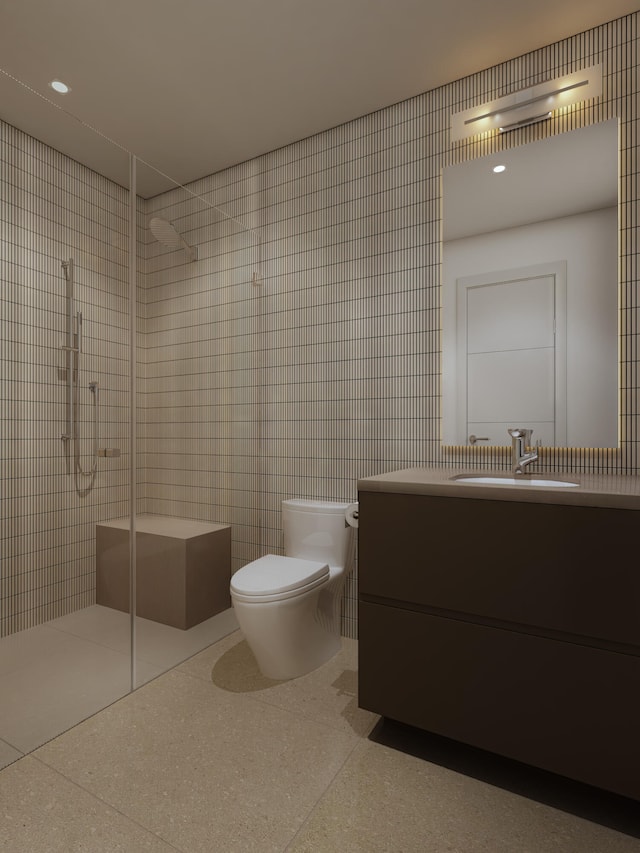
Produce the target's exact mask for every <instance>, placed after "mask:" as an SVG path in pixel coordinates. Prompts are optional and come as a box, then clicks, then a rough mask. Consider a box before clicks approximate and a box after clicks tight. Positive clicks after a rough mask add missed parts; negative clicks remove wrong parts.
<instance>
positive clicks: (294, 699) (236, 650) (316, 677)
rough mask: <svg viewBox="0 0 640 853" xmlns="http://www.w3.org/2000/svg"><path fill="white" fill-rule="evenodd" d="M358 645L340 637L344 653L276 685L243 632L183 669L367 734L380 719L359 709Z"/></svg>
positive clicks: (218, 684)
mask: <svg viewBox="0 0 640 853" xmlns="http://www.w3.org/2000/svg"><path fill="white" fill-rule="evenodd" d="M357 667H358V644H357V642H356V641H355V640H350V639H348V638H345V637H343V638H342V650H341V651H340V652H339V653H338V654H337V655H335V657H333V658H332V659H331V660H330V661H327V663H325V664H324V665H323V666H321V667H319V668H318V669H316V670H314V671H313V672H310V673H308V674H307V675H303V676H301V677H299V678H294V679H291V680H289V681H273V680H271V679H269V678H265V676H263V675H262V673H261V672H260V670H259V668H258V665H257V663H256V660H255V657H254V656H253V654H252V652H251V649H250V648H249V646H248V645H247V643H246V641H245V640H244V638H243V635H242V633H241V632H240V631H236V632H235V633H234V634H232V635H230V636H229V637H227V638H225V639H224V640H223V641H221V642H220V643H216V644H215V645H214V646H212V647H211V648H209V649H205V650H204V651H203V652H201V653H200V654H198V655H195V656H194V657H193V658H191V659H190V660H188V661H186V663H184V664H182V665H181V666H180V667H179V669H180V670H181V671H183V672H188V673H189V674H191V675H194V676H195V677H197V678H202V679H204V680H205V681H210V682H213V684H214V685H215V686H216V687H219V688H220V689H221V690H225V691H227V692H230V693H238V694H243V695H245V696H247V697H251V698H252V699H256V700H258V701H260V702H265V703H267V704H269V705H273V706H274V707H276V708H282V709H285V710H288V711H290V712H292V713H295V714H299V715H301V716H303V717H306V718H307V719H310V720H315V721H316V722H320V723H324V724H326V725H328V726H333V727H335V728H338V729H340V730H342V731H345V732H351V733H355V734H358V735H361V736H364V735H367V734H368V733H369V732H370V731H371V729H372V728H373V726H374V725H375V724H376V722H377V721H378V719H379V718H378V716H377V715H376V714H372V713H370V712H369V711H365V710H363V709H362V708H358V699H357V689H358V676H357Z"/></svg>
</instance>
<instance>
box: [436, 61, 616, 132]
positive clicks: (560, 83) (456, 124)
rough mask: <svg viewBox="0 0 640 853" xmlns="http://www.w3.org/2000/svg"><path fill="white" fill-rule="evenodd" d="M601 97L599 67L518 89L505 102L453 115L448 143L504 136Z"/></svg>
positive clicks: (505, 98)
mask: <svg viewBox="0 0 640 853" xmlns="http://www.w3.org/2000/svg"><path fill="white" fill-rule="evenodd" d="M601 94H602V66H601V65H592V66H590V67H589V68H583V69H582V70H581V71H576V72H574V73H573V74H567V75H566V76H564V77H559V78H557V79H555V80H548V81H547V82H546V83H540V84H538V85H537V86H531V87H529V88H528V89H520V90H519V91H518V92H513V93H512V94H511V95H506V96H505V97H504V98H498V99H497V100H495V101H490V102H489V103H486V104H480V105H478V106H475V107H472V108H471V109H468V110H464V111H462V112H459V113H454V114H453V116H452V117H451V141H452V142H459V141H460V140H462V139H466V138H467V137H469V136H477V135H479V134H483V133H489V132H491V131H495V130H498V131H501V132H506V131H509V130H515V129H516V128H518V127H524V126H525V125H528V124H534V123H535V122H537V121H544V120H545V119H546V118H550V117H551V115H552V114H553V113H554V112H555V111H556V110H559V109H562V108H566V107H568V106H571V105H572V104H577V103H580V102H581V101H587V100H590V99H591V98H597V97H598V96H599V95H601Z"/></svg>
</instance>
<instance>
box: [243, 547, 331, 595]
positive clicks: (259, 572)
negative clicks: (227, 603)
mask: <svg viewBox="0 0 640 853" xmlns="http://www.w3.org/2000/svg"><path fill="white" fill-rule="evenodd" d="M329 577H330V571H329V566H328V565H327V563H318V562H315V561H313V560H301V559H298V558H297V557H280V556H277V555H276V554H267V555H266V556H265V557H260V558H259V559H257V560H254V561H253V562H252V563H248V564H247V565H246V566H243V567H242V568H241V569H239V570H238V571H237V572H236V573H235V574H234V575H233V577H232V578H231V593H232V595H234V596H235V597H236V598H237V599H238V600H240V601H247V602H256V603H257V602H262V601H280V600H284V599H286V598H293V597H294V596H296V595H302V594H303V593H305V592H309V591H310V590H312V589H315V587H317V586H320V585H321V584H323V583H325V582H326V581H328V580H329Z"/></svg>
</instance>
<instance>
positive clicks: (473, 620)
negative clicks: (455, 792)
mask: <svg viewBox="0 0 640 853" xmlns="http://www.w3.org/2000/svg"><path fill="white" fill-rule="evenodd" d="M359 504H360V507H359V559H358V566H359V596H360V601H359V703H360V705H361V706H362V707H363V708H366V709H367V710H370V711H374V712H376V713H378V714H381V715H382V716H385V717H389V718H391V719H394V720H398V721H400V722H403V723H408V724H410V725H413V726H417V727H419V728H422V729H425V730H428V731H431V732H435V733H437V734H440V735H444V736H446V737H449V738H453V739H455V740H458V741H461V742H464V743H467V744H471V745H473V746H476V747H480V748H482V749H486V750H489V751H492V752H495V753H498V754H500V755H504V756H507V757H510V758H513V759H517V760H519V761H523V762H525V763H528V764H531V765H534V766H537V767H541V768H544V769H547V770H550V771H552V772H555V773H559V774H562V775H564V776H567V777H570V778H572V779H576V780H579V781H582V782H586V783H588V784H591V785H595V786H598V787H601V788H604V789H607V790H610V791H614V792H616V793H619V794H623V795H625V796H628V797H633V798H635V799H640V560H639V558H638V554H639V553H640V524H639V522H640V515H639V514H638V513H637V512H636V511H633V510H623V509H614V508H604V507H593V506H570V505H560V506H559V505H552V504H547V503H520V502H518V501H510V500H503V501H500V500H480V499H478V500H476V499H469V498H457V497H442V496H431V495H423V494H399V493H393V492H379V491H360V493H359Z"/></svg>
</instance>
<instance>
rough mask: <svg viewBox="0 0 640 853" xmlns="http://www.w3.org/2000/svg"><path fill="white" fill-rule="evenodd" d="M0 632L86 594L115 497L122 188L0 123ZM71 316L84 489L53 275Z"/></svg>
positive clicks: (121, 399)
mask: <svg viewBox="0 0 640 853" xmlns="http://www.w3.org/2000/svg"><path fill="white" fill-rule="evenodd" d="M0 146H1V148H0V162H1V164H2V172H1V178H0V180H1V191H2V192H1V195H0V199H1V201H0V229H1V230H0V288H1V293H0V339H1V341H2V344H1V346H2V350H1V359H0V361H1V364H0V382H1V385H0V388H1V406H2V419H1V458H0V466H1V479H2V501H1V503H0V513H1V527H0V549H1V550H0V562H1V572H0V608H1V609H0V636H4V635H5V634H10V633H13V632H15V631H19V630H22V629H23V628H28V627H31V626H33V625H37V624H39V623H40V622H43V621H46V620H48V619H53V618H55V617H56V616H60V615H62V614H64V613H68V612H70V611H73V610H76V609H78V608H80V607H84V606H86V605H88V604H92V603H93V602H94V600H95V558H94V553H95V549H94V522H95V521H96V520H98V519H104V518H110V517H114V516H118V515H124V514H125V513H126V512H127V511H128V503H127V494H128V493H127V464H128V463H127V438H126V437H127V427H126V424H127V423H128V398H127V388H128V381H127V374H128V370H129V363H128V357H129V356H128V346H127V343H128V340H127V317H128V299H127V290H128V284H127V255H126V251H125V250H124V249H123V246H124V247H125V248H126V245H127V238H126V231H127V206H126V205H127V193H126V192H125V191H124V190H122V189H121V188H119V187H117V186H116V185H115V184H113V183H112V182H111V181H108V180H106V179H105V178H102V177H100V176H99V175H97V174H95V173H94V172H91V171H90V170H89V169H87V168H85V167H84V166H82V165H80V164H79V163H76V162H74V161H73V160H70V159H69V158H68V157H64V156H63V155H62V154H60V153H58V152H57V151H53V150H52V149H51V148H48V147H47V146H45V145H43V144H42V143H40V142H38V141H37V140H35V139H33V138H32V137H29V136H27V135H25V134H24V133H22V132H20V131H19V130H16V129H14V128H12V127H10V126H9V125H7V124H5V123H2V122H0ZM69 258H73V260H74V262H75V279H76V287H75V296H76V308H77V310H78V311H81V312H82V313H83V317H84V324H83V328H84V335H83V350H84V351H83V354H82V355H81V357H80V358H81V360H80V376H79V386H80V407H79V408H80V421H81V435H82V438H83V440H82V445H81V447H82V455H81V463H82V465H83V467H84V468H85V469H89V468H90V466H91V456H90V451H91V437H92V432H91V429H92V427H91V418H92V409H91V400H92V398H91V393H90V391H89V389H88V384H89V382H90V381H97V382H98V383H99V385H100V390H99V396H100V416H101V420H102V437H103V443H105V441H106V443H107V444H109V445H113V446H119V447H120V448H121V449H122V451H123V456H122V458H121V459H119V460H116V459H114V460H109V462H110V463H111V464H109V465H106V464H105V462H106V460H101V464H100V470H99V472H98V474H97V476H96V478H95V482H94V483H93V487H92V488H87V486H88V485H90V484H91V479H90V478H89V477H82V476H81V475H77V476H76V475H75V474H74V467H75V466H74V462H73V454H72V453H71V454H70V452H69V446H68V444H67V443H65V442H64V441H63V440H62V439H61V435H62V433H63V432H65V429H66V398H67V397H66V395H67V356H66V354H65V353H64V352H63V351H62V350H61V346H62V345H63V344H66V343H67V340H66V334H65V332H66V328H67V324H66V316H65V312H66V300H65V295H66V282H65V278H64V275H63V270H62V267H61V261H63V260H67V259H69Z"/></svg>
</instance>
